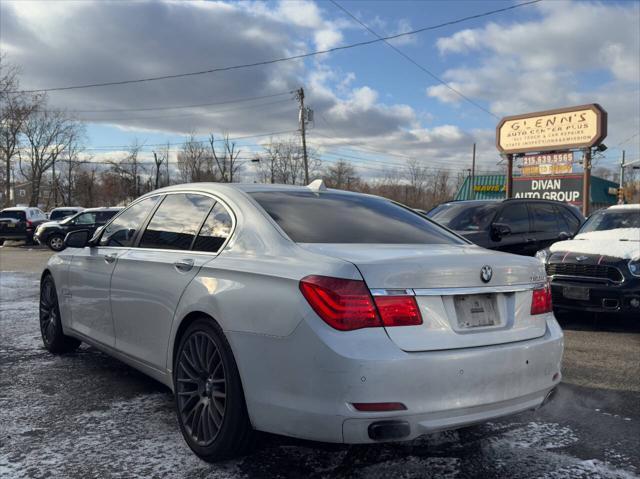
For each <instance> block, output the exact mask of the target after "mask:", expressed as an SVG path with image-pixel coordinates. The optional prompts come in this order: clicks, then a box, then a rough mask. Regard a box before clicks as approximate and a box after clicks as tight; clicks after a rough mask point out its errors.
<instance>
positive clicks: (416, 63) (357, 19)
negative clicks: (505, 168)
mask: <svg viewBox="0 0 640 479" xmlns="http://www.w3.org/2000/svg"><path fill="white" fill-rule="evenodd" d="M329 1H330V2H331V3H333V4H334V5H335V6H336V7H338V8H339V9H340V10H342V11H343V12H344V13H346V14H347V15H348V16H349V17H351V18H352V19H354V20H355V21H356V22H358V23H359V24H360V25H362V26H363V27H364V28H365V29H366V30H368V31H369V32H370V33H371V34H373V35H374V36H375V37H377V38H378V39H379V40H380V41H382V42H384V43H385V45H387V46H388V47H389V48H391V49H393V50H394V51H395V52H396V53H398V54H399V55H401V56H402V57H403V58H405V59H406V60H407V61H409V62H411V63H412V64H413V65H415V66H416V67H418V68H419V69H420V70H422V71H423V72H425V73H426V74H427V75H429V76H430V77H431V78H433V79H434V80H436V81H438V82H440V83H441V84H442V85H444V86H445V87H447V88H448V89H449V90H451V91H452V92H453V93H455V94H456V95H458V96H459V97H460V98H463V99H464V100H466V101H467V102H469V104H471V105H473V106H475V107H476V108H478V109H480V110H482V111H483V112H485V113H487V114H489V115H491V116H492V117H494V118H496V119H498V120H499V119H500V117H499V116H497V115H496V114H494V113H493V112H491V111H489V110H487V109H486V108H485V107H483V106H482V105H480V104H479V103H477V102H475V101H473V100H472V99H471V98H469V97H468V96H466V95H465V94H464V93H462V92H461V91H459V90H457V89H456V88H454V87H452V86H451V85H450V84H448V83H447V82H446V81H444V80H443V79H442V78H440V77H438V76H437V75H436V74H435V73H433V72H431V71H430V70H428V69H427V68H426V67H424V66H422V65H421V64H420V63H418V62H417V61H415V60H414V59H413V58H411V57H410V56H409V55H407V54H406V53H405V52H403V51H402V50H400V49H399V48H397V47H396V46H395V45H393V44H392V43H390V42H389V41H388V40H387V39H386V38H383V37H382V36H380V35H379V34H378V33H377V32H375V31H374V30H373V29H371V28H369V26H367V24H365V23H364V22H362V21H361V20H360V19H359V18H358V17H356V16H355V15H353V14H352V13H351V12H350V11H349V10H347V9H346V8H345V7H343V6H342V5H340V4H339V3H338V2H337V1H336V0H329ZM530 3H535V2H530ZM521 5H522V4H521Z"/></svg>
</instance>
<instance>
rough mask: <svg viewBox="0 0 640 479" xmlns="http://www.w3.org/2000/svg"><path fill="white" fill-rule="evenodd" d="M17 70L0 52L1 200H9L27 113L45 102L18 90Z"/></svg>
mask: <svg viewBox="0 0 640 479" xmlns="http://www.w3.org/2000/svg"><path fill="white" fill-rule="evenodd" d="M19 73H20V70H19V68H18V67H17V66H15V65H12V64H8V63H7V62H6V60H5V59H4V56H3V55H1V54H0V160H1V161H2V162H3V165H2V168H1V169H2V176H3V181H4V193H5V197H4V203H5V206H10V201H11V171H12V168H11V164H12V162H13V160H14V158H16V157H17V156H18V153H19V149H20V147H21V135H22V130H23V128H24V124H25V122H26V121H27V119H28V118H29V116H30V115H31V114H32V113H33V112H34V111H35V110H36V109H37V108H38V107H39V106H40V105H42V104H43V103H44V97H43V96H41V95H40V96H29V95H26V94H22V93H19V92H18V91H17V90H18V89H19V86H20V83H19V77H18V76H19Z"/></svg>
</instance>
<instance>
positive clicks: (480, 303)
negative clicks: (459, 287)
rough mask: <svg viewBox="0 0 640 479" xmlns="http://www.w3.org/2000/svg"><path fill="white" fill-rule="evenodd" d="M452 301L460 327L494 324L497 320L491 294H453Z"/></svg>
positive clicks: (493, 298)
mask: <svg viewBox="0 0 640 479" xmlns="http://www.w3.org/2000/svg"><path fill="white" fill-rule="evenodd" d="M453 302H454V305H455V308H456V316H457V318H458V327H459V328H461V329H468V328H481V327H486V326H495V325H496V324H497V323H498V322H499V320H498V317H497V315H496V306H495V297H494V296H493V295H490V294H471V295H465V296H455V297H454V299H453Z"/></svg>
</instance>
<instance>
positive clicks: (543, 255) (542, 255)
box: [536, 248, 551, 264]
mask: <svg viewBox="0 0 640 479" xmlns="http://www.w3.org/2000/svg"><path fill="white" fill-rule="evenodd" d="M550 256H551V251H549V249H548V248H545V249H541V250H540V251H538V252H537V253H536V258H538V259H539V260H540V262H541V263H542V264H547V261H549V257H550Z"/></svg>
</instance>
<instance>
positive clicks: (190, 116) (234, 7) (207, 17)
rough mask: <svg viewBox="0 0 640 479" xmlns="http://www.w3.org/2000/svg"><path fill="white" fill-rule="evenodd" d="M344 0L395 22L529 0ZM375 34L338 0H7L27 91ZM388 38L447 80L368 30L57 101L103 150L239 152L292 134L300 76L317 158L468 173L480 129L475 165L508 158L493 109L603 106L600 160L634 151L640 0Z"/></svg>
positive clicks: (8, 29) (11, 41) (384, 28)
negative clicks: (210, 138)
mask: <svg viewBox="0 0 640 479" xmlns="http://www.w3.org/2000/svg"><path fill="white" fill-rule="evenodd" d="M338 1H339V3H340V4H341V5H342V6H343V7H344V8H346V9H347V10H348V11H350V12H351V13H352V14H353V15H354V16H356V17H357V18H358V19H360V20H361V21H362V22H363V23H365V24H366V25H367V26H369V27H370V28H371V29H372V30H374V31H375V32H377V33H378V34H380V35H385V36H386V35H393V34H396V33H401V32H406V31H409V30H413V29H419V28H423V27H428V26H433V25H437V24H440V23H444V22H449V21H451V20H456V19H459V18H461V17H466V16H471V15H475V14H479V13H483V12H487V11H490V10H495V9H500V8H504V7H507V6H510V5H514V4H516V3H518V2H510V1H506V2H505V1H486V2H485V1H429V2H409V1H394V2H391V1H388V2H384V1H346V0H338ZM373 38H374V36H373V35H372V34H371V33H370V32H368V31H367V30H365V28H364V27H363V26H362V25H360V24H358V23H356V22H355V21H354V20H353V19H352V18H350V17H349V16H348V15H347V14H346V13H345V12H344V11H342V10H340V9H339V8H338V7H337V6H336V5H334V4H332V3H330V2H312V1H301V2H299V1H281V2H242V3H239V2H214V1H191V2H188V1H136V2H133V1H132V2H125V1H113V2H109V1H96V2H91V1H69V0H58V1H56V0H51V1H47V2H30V1H10V0H3V1H2V2H1V3H0V49H1V50H2V52H3V53H4V54H5V55H6V58H7V60H8V61H9V62H12V63H15V64H18V65H20V66H21V68H22V71H23V76H22V84H21V87H22V88H23V89H45V88H57V87H66V86H73V85H83V84H89V83H101V82H111V81H120V80H130V79H138V78H147V77H155V76H163V75H172V74H179V73H184V72H194V71H201V70H207V69H214V68H220V67H227V66H234V65H240V64H247V63H254V62H260V61H264V60H272V59H278V58H283V57H288V56H292V55H298V54H303V53H306V52H311V51H317V50H325V49H329V48H332V47H336V46H341V45H345V44H352V43H357V42H361V41H367V40H371V39H373ZM393 45H394V46H395V47H396V48H398V49H400V50H401V51H402V52H404V53H406V54H407V55H409V56H410V57H411V58H412V59H413V60H415V61H416V62H417V63H419V64H420V65H421V66H422V67H424V68H425V69H427V70H428V71H429V72H431V73H432V74H433V75H435V76H436V77H438V78H440V79H441V80H443V81H444V82H446V83H447V85H448V86H446V85H443V84H442V83H441V82H439V81H438V80H436V79H435V78H434V77H433V76H430V75H429V74H427V73H426V72H425V71H423V70H421V69H419V68H418V67H417V66H415V65H414V64H412V63H410V62H409V61H408V60H407V59H406V58H403V57H402V56H401V55H400V54H398V53H397V52H396V51H394V50H393V49H392V48H390V47H389V46H388V45H385V44H383V43H374V44H370V45H366V46H361V47H357V48H352V49H347V50H342V51H336V52H333V53H329V54H323V55H317V56H312V57H307V58H304V59H299V60H294V61H287V62H279V63H275V64H271V65H267V66H260V67H251V68H243V69H236V70H231V71H223V72H217V73H211V74H205V75H195V76H190V77H186V78H176V79H167V80H161V81H151V82H141V83H135V84H126V85H113V86H106V87H100V88H85V89H73V90H63V91H51V92H50V93H48V95H49V100H50V103H51V105H53V106H56V107H60V108H66V109H68V110H69V111H72V112H74V114H75V115H76V116H77V117H78V118H81V119H84V120H86V121H87V122H88V128H87V135H88V139H87V145H88V146H89V147H90V148H91V152H92V153H93V154H94V155H95V157H96V158H104V157H117V156H118V154H119V151H120V150H122V147H121V146H122V145H128V144H130V143H131V142H132V141H133V140H134V139H136V138H137V139H138V140H139V141H140V142H144V143H145V144H146V145H147V146H146V150H147V151H148V152H149V153H150V151H151V149H152V148H153V145H156V144H160V143H165V142H167V141H170V142H172V144H179V143H180V142H181V141H183V140H184V138H185V135H187V134H189V133H190V132H194V133H195V134H197V135H202V136H204V135H206V134H208V133H209V132H213V133H215V134H216V135H220V134H222V133H228V134H229V135H230V136H231V137H234V138H241V139H240V140H238V143H240V144H241V145H242V151H243V153H242V155H243V157H244V156H246V157H250V156H251V152H252V151H253V150H256V149H259V148H260V144H262V143H263V142H265V141H268V139H269V137H270V136H273V137H278V136H290V135H292V134H295V130H296V128H297V119H298V113H297V103H296V101H295V100H294V98H293V95H292V94H291V93H290V92H291V91H292V90H295V89H297V88H299V87H301V86H302V87H304V89H305V93H306V99H305V101H306V104H307V105H308V106H310V107H311V108H313V110H314V112H315V120H314V124H313V125H311V127H310V129H309V132H308V143H309V145H310V146H311V147H312V148H315V149H317V151H318V152H319V154H320V155H321V156H322V157H323V159H324V160H326V161H328V162H332V161H336V160H337V159H338V158H341V157H342V158H345V159H347V160H350V161H352V162H354V164H356V165H357V166H359V167H360V168H361V172H363V173H365V172H366V173H367V174H369V175H377V174H380V172H381V170H383V169H384V168H387V167H389V166H392V165H394V164H396V163H403V162H404V161H405V159H406V158H408V157H415V158H418V159H420V160H421V161H423V162H424V164H425V165H427V166H431V167H434V168H442V169H451V170H453V171H459V170H463V169H466V168H468V167H469V166H470V157H471V148H472V144H473V143H474V142H476V143H477V144H478V158H479V163H480V166H481V168H483V169H486V170H494V171H495V170H499V167H498V166H496V163H497V162H498V160H499V157H498V155H497V152H496V149H495V146H494V135H495V125H496V123H497V121H498V120H497V118H499V117H501V116H504V115H511V114H518V113H523V112H528V111H537V110H543V109H549V108H558V107H563V106H569V105H578V104H584V103H592V102H597V103H600V104H601V105H602V106H603V107H604V108H605V109H606V110H607V111H608V113H609V136H608V138H607V140H605V143H606V144H607V145H608V146H609V148H610V149H609V150H608V151H607V152H606V154H605V158H603V159H601V160H599V162H600V165H603V166H604V165H606V166H612V167H615V166H616V165H617V162H618V161H619V157H620V154H621V151H620V150H621V149H623V148H624V149H626V150H627V157H628V158H630V159H632V160H633V159H635V158H638V157H640V137H639V136H637V133H638V132H639V131H640V3H639V2H634V1H621V2H614V1H607V2H587V1H580V2H570V1H566V2H565V1H561V0H543V1H541V2H539V3H536V4H534V5H529V6H525V7H521V8H517V9H514V10H510V11H507V12H504V13H498V14H494V15H491V16H487V17H483V18H479V19H474V20H468V21H465V22H463V23H458V24H455V25H450V26H446V27H443V28H437V29H433V30H429V31H426V32H423V33H418V34H416V35H411V36H405V37H401V38H398V39H397V40H394V41H393ZM449 87H452V88H453V89H455V90H456V91H458V92H460V93H462V94H463V95H464V96H465V97H467V99H468V100H467V99H464V98H462V97H461V96H460V95H458V94H457V93H455V92H454V91H452V89H451V88H449ZM192 105H201V106H197V107H192ZM186 106H190V107H188V108H186ZM174 107H181V108H174ZM634 135H636V136H635V137H634ZM629 138H630V139H629Z"/></svg>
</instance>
